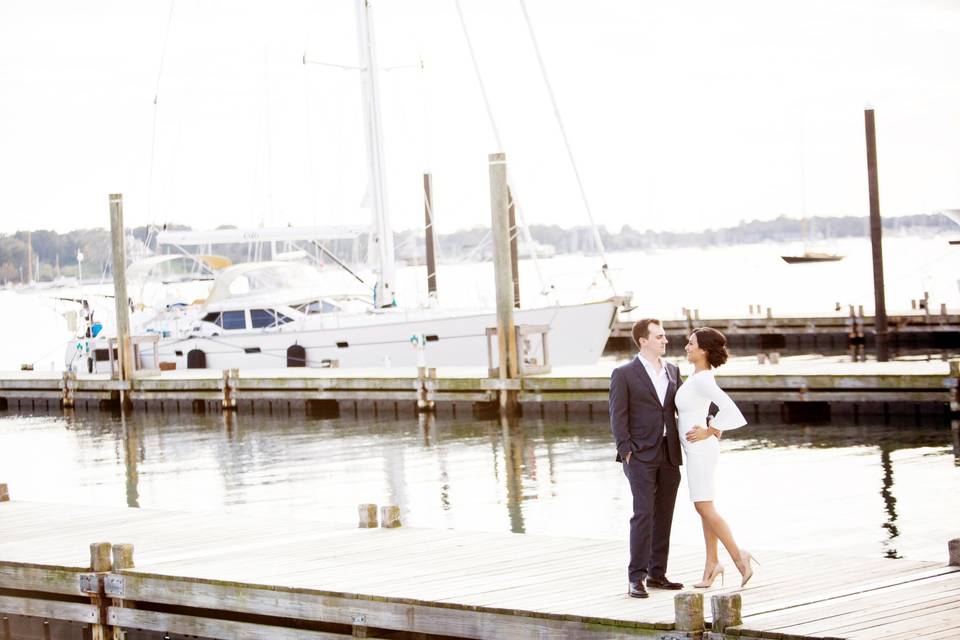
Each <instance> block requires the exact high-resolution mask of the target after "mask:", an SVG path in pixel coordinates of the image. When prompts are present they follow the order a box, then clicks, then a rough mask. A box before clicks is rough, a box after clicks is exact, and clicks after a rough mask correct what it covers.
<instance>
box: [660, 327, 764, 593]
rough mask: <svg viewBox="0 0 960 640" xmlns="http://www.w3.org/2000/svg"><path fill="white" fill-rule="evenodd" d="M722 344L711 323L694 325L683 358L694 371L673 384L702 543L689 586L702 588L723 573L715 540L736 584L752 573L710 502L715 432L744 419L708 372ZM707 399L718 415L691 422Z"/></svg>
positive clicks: (719, 358) (723, 353)
mask: <svg viewBox="0 0 960 640" xmlns="http://www.w3.org/2000/svg"><path fill="white" fill-rule="evenodd" d="M726 344H727V339H726V338H725V337H724V336H723V334H722V333H720V332H719V331H717V330H716V329H711V328H710V327H702V328H700V329H696V330H695V331H694V332H693V333H692V334H690V339H689V341H688V342H687V346H686V351H687V360H688V361H689V362H691V363H693V366H694V371H693V373H692V374H691V375H690V377H688V378H687V379H686V380H685V381H684V383H683V384H682V385H680V388H679V389H677V396H676V405H677V411H678V413H679V414H680V415H679V417H680V419H679V420H678V421H677V428H678V429H679V430H680V442H681V444H682V445H683V452H684V454H685V457H686V459H687V484H688V485H689V487H690V500H691V501H693V505H694V507H696V509H697V513H698V514H700V521H701V524H702V525H703V540H704V543H705V544H706V547H707V559H706V564H705V565H704V568H703V580H702V581H700V582H697V583H695V584H694V585H693V586H694V587H699V588H702V589H705V588H707V587H709V586H710V585H712V584H713V581H714V580H716V578H717V576H722V575H723V571H724V569H723V565H722V564H720V557H719V555H718V549H717V540H719V541H720V542H722V543H723V546H724V547H725V548H726V550H727V553H729V554H730V557H731V558H732V559H733V562H734V564H735V565H736V566H737V569H738V570H739V571H740V575H741V576H742V579H741V585H740V586H746V584H747V582H748V581H749V580H750V578H751V577H752V576H753V569H752V568H751V566H750V563H751V561H752V560H753V556H751V555H750V553H749V552H748V551H745V550H742V549H740V548H739V547H738V546H737V543H736V541H734V539H733V533H731V531H730V527H729V526H727V523H726V521H725V520H724V519H723V518H722V517H721V516H720V514H719V513H717V510H716V508H714V506H713V498H714V493H715V485H714V471H716V468H717V462H718V461H719V458H720V436H721V434H722V433H723V432H724V431H726V430H729V429H736V428H737V427H742V426H743V425H745V424H747V421H746V420H745V419H744V417H743V414H742V413H740V410H739V409H737V405H735V404H734V403H733V400H731V399H730V396H728V395H727V394H726V393H724V392H723V390H722V389H720V387H718V386H717V381H716V380H715V379H714V377H713V369H714V367H719V366H720V365H722V364H723V363H725V362H726V361H727V357H728V354H727V348H726ZM711 402H712V403H713V404H715V405H717V407H719V411H718V412H717V415H716V416H715V417H714V418H713V421H712V422H709V421H708V423H707V424H708V425H709V426H708V427H707V428H703V427H700V426H696V425H697V423H702V421H703V416H705V415H707V411H709V409H710V403H711Z"/></svg>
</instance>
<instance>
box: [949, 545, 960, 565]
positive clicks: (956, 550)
mask: <svg viewBox="0 0 960 640" xmlns="http://www.w3.org/2000/svg"><path fill="white" fill-rule="evenodd" d="M947 550H948V551H949V552H950V566H951V567H960V538H954V539H953V540H951V541H949V542H948V543H947Z"/></svg>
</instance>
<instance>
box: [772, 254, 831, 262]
mask: <svg viewBox="0 0 960 640" xmlns="http://www.w3.org/2000/svg"><path fill="white" fill-rule="evenodd" d="M780 257H781V258H783V261H784V262H786V263H787V264H803V263H807V262H837V261H839V260H843V256H838V255H833V254H829V253H822V254H819V253H818V254H813V253H807V254H804V255H802V256H780Z"/></svg>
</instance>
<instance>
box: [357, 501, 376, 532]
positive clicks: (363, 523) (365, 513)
mask: <svg viewBox="0 0 960 640" xmlns="http://www.w3.org/2000/svg"><path fill="white" fill-rule="evenodd" d="M357 515H358V516H359V522H358V523H357V527H359V528H361V529H375V528H376V527H377V524H378V523H377V505H375V504H372V503H370V504H361V505H359V506H358V507H357Z"/></svg>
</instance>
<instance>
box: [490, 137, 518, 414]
mask: <svg viewBox="0 0 960 640" xmlns="http://www.w3.org/2000/svg"><path fill="white" fill-rule="evenodd" d="M489 163H490V214H491V225H490V230H491V234H492V236H493V270H494V282H495V284H496V290H497V346H498V350H499V353H498V356H499V361H498V367H497V368H498V370H499V373H500V375H499V377H500V380H502V381H505V380H508V379H513V378H516V377H517V333H516V328H515V326H514V323H513V275H512V273H511V269H510V213H509V211H508V208H509V195H508V192H507V156H506V154H504V153H491V154H490V156H489ZM517 408H518V407H517V394H516V391H508V390H507V389H501V390H500V412H501V413H502V414H514V413H517Z"/></svg>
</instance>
